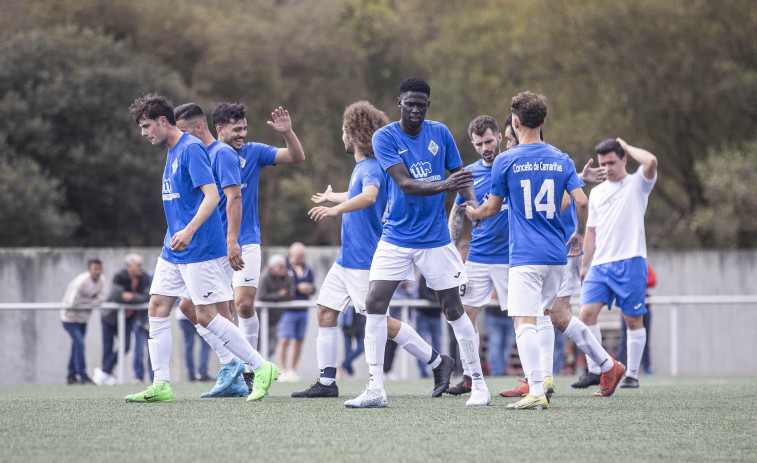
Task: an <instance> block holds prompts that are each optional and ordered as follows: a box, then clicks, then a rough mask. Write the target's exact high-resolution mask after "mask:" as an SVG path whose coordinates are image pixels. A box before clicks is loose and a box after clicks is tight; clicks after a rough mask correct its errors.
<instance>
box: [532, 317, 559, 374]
mask: <svg viewBox="0 0 757 463" xmlns="http://www.w3.org/2000/svg"><path fill="white" fill-rule="evenodd" d="M536 333H537V336H538V338H539V368H541V370H542V374H543V375H544V376H552V373H553V372H552V369H553V364H554V355H555V327H554V326H553V325H552V319H551V318H550V317H549V315H547V316H541V317H536Z"/></svg>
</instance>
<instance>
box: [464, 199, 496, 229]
mask: <svg viewBox="0 0 757 463" xmlns="http://www.w3.org/2000/svg"><path fill="white" fill-rule="evenodd" d="M503 201H504V198H503V197H502V196H497V195H494V194H491V193H489V199H487V200H486V202H485V203H484V204H482V205H481V207H479V208H474V207H473V206H470V205H468V206H466V207H465V215H467V216H468V218H469V219H470V220H471V222H476V221H480V220H483V219H488V218H489V217H494V216H495V215H497V213H499V211H500V209H502V202H503Z"/></svg>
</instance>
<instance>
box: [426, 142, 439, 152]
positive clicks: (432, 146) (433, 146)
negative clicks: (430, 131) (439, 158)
mask: <svg viewBox="0 0 757 463" xmlns="http://www.w3.org/2000/svg"><path fill="white" fill-rule="evenodd" d="M428 150H429V151H431V154H433V155H434V156H436V152H437V151H439V145H437V144H436V143H434V140H431V143H429V144H428Z"/></svg>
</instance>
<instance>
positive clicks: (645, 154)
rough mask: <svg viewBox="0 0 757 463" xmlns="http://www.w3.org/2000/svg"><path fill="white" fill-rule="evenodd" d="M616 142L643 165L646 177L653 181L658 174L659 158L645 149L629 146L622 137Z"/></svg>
mask: <svg viewBox="0 0 757 463" xmlns="http://www.w3.org/2000/svg"><path fill="white" fill-rule="evenodd" d="M616 140H617V142H618V143H620V146H621V147H622V148H623V151H625V152H626V154H628V155H629V156H631V157H632V158H633V159H634V160H636V162H638V163H639V164H640V165H641V167H642V170H643V171H644V176H645V177H646V178H648V179H650V180H651V179H653V178H654V177H655V175H656V174H657V157H656V156H655V155H654V154H652V153H650V152H649V151H647V150H645V149H643V148H638V147H636V146H631V145H629V144H628V143H626V141H625V140H623V139H622V138H620V137H618V138H616Z"/></svg>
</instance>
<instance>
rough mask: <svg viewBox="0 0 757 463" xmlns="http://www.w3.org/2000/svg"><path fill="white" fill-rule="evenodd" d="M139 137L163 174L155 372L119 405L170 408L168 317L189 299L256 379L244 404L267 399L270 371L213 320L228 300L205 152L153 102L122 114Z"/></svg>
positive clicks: (153, 303) (226, 324) (153, 323)
mask: <svg viewBox="0 0 757 463" xmlns="http://www.w3.org/2000/svg"><path fill="white" fill-rule="evenodd" d="M129 112H130V113H131V115H132V117H133V118H134V121H135V122H136V123H137V125H138V126H139V127H140V128H141V130H142V136H144V137H145V138H147V140H148V141H149V142H150V143H152V144H153V145H161V144H162V145H165V146H166V147H167V148H168V156H167V157H166V167H165V170H164V172H163V208H164V209H165V213H166V221H167V222H168V230H167V231H166V236H165V238H164V240H163V250H162V252H161V255H160V258H159V259H158V263H157V265H156V267H155V274H154V277H153V282H152V286H151V288H150V303H149V307H148V313H149V316H150V339H149V342H148V345H149V346H148V347H149V350H150V359H151V361H152V365H153V369H154V372H155V376H154V382H153V384H152V385H151V386H150V387H149V388H147V390H146V391H143V392H140V393H137V394H132V395H129V396H126V401H127V402H170V401H172V400H173V391H172V390H171V386H170V380H171V376H170V371H169V357H170V353H171V326H170V322H169V314H170V311H171V308H172V307H173V304H174V303H175V302H176V299H177V298H178V297H181V296H183V295H184V294H185V293H189V296H190V298H191V299H192V302H193V303H194V305H195V307H196V310H197V319H198V321H199V323H200V324H201V325H202V326H204V327H205V328H207V329H208V330H209V331H210V332H211V333H213V334H215V335H216V336H217V337H218V338H220V339H221V341H223V342H224V343H225V344H226V347H227V349H229V351H231V352H232V353H233V354H234V355H235V356H236V357H238V358H240V359H241V360H242V361H243V362H244V363H245V364H249V365H250V367H251V368H252V369H253V370H254V371H255V373H256V375H257V376H258V380H256V381H255V387H254V388H253V391H252V392H251V393H250V396H249V397H248V398H247V400H249V401H252V400H259V399H261V398H263V397H264V396H265V395H266V394H268V388H269V387H270V385H271V382H272V381H273V380H274V379H276V376H277V375H278V368H277V367H276V365H274V364H272V363H271V362H268V361H265V360H264V359H263V357H261V356H260V354H259V353H258V352H257V351H256V350H255V349H253V348H252V346H250V344H249V343H248V342H247V340H246V339H245V338H244V336H243V335H242V332H241V331H240V330H239V328H237V327H236V326H235V325H234V324H233V323H231V322H230V321H229V320H227V319H226V318H224V317H223V316H222V315H219V313H218V311H217V309H216V304H217V303H222V302H225V301H228V300H230V299H231V298H232V292H231V285H230V284H229V280H228V277H227V276H226V272H225V270H224V269H223V262H224V261H226V260H227V259H226V247H225V246H224V236H223V226H222V225H221V215H220V214H219V213H218V209H217V207H216V206H217V205H218V202H219V195H218V190H217V189H216V185H215V178H214V176H213V172H212V170H211V168H210V158H209V156H208V153H207V150H206V149H205V145H204V144H203V143H202V142H201V141H200V140H199V139H197V138H196V137H193V136H192V135H189V134H187V133H183V132H182V131H181V130H179V129H178V128H177V127H176V119H175V117H174V108H173V105H172V104H171V102H170V101H168V99H166V98H165V97H162V96H158V95H145V96H143V97H141V98H137V99H136V100H135V101H134V103H133V104H132V105H131V106H130V107H129Z"/></svg>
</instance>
